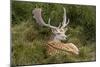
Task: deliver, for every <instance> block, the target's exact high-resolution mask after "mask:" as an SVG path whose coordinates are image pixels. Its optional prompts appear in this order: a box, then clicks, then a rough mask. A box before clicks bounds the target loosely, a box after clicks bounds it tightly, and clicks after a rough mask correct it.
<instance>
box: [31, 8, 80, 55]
mask: <svg viewBox="0 0 100 67" xmlns="http://www.w3.org/2000/svg"><path fill="white" fill-rule="evenodd" d="M63 10H64V14H63V22H62V23H61V24H59V26H58V27H56V26H52V25H50V18H49V20H48V23H45V22H44V20H43V18H42V15H41V12H42V9H41V8H35V9H34V10H33V11H32V14H33V18H35V20H36V23H38V24H39V25H40V26H46V27H49V28H50V29H51V30H52V33H53V37H51V38H52V39H50V40H49V41H48V43H47V48H46V49H47V54H48V55H51V56H52V55H56V54H60V53H63V54H76V55H78V54H79V49H78V48H77V47H76V46H75V45H74V44H73V43H63V42H61V40H66V38H67V36H66V35H65V32H66V31H67V30H68V28H67V25H68V24H69V19H67V23H66V18H67V17H66V9H65V8H63Z"/></svg>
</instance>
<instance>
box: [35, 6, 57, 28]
mask: <svg viewBox="0 0 100 67" xmlns="http://www.w3.org/2000/svg"><path fill="white" fill-rule="evenodd" d="M41 11H42V10H41V8H35V9H34V10H33V15H34V16H33V17H34V18H35V19H36V22H37V23H38V24H39V25H41V26H46V27H50V28H53V29H55V28H57V27H55V26H51V25H50V18H49V20H48V24H46V23H45V22H44V20H43V19H42V15H41Z"/></svg>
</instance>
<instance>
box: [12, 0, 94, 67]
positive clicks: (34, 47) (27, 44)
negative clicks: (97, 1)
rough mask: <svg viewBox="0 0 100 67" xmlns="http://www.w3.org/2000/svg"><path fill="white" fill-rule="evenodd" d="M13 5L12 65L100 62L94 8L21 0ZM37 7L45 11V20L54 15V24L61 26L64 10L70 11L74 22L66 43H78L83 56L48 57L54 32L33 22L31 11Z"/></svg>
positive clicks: (69, 27) (70, 25) (71, 22)
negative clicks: (49, 44) (48, 42)
mask: <svg viewBox="0 0 100 67" xmlns="http://www.w3.org/2000/svg"><path fill="white" fill-rule="evenodd" d="M12 5H13V6H12V22H11V36H12V37H11V39H12V45H11V46H12V48H11V58H12V59H11V61H12V65H14V66H16V65H35V64H53V63H72V62H83V61H95V60H96V42H95V41H96V40H95V7H94V6H79V5H64V4H63V5H61V4H49V3H48V4H46V3H31V2H27V3H26V2H18V1H13V2H12ZM35 7H40V8H42V9H43V10H44V13H43V18H45V21H47V19H48V18H49V16H50V18H51V21H52V22H51V24H52V25H58V22H61V21H62V18H61V17H62V16H61V15H62V10H61V8H63V7H65V8H66V10H67V14H68V17H69V18H70V19H71V20H70V23H69V26H68V29H69V30H68V31H67V32H66V35H68V39H67V40H66V41H64V42H65V43H67V42H71V43H74V44H75V45H76V46H77V47H78V48H79V50H80V53H79V55H56V56H48V55H47V54H46V47H45V45H46V44H47V41H48V39H49V37H50V35H51V34H52V33H51V30H50V29H49V28H46V27H39V26H38V24H36V21H34V20H33V18H32V15H31V12H32V10H33V9H34V8H35ZM48 7H49V8H48ZM55 10H56V11H57V12H56V11H55ZM53 22H54V23H53Z"/></svg>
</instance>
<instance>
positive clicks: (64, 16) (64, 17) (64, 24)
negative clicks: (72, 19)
mask: <svg viewBox="0 0 100 67" xmlns="http://www.w3.org/2000/svg"><path fill="white" fill-rule="evenodd" d="M63 10H64V15H63V22H62V26H61V27H60V28H62V29H63V28H65V27H66V26H67V25H68V24H69V19H68V21H67V23H66V9H65V8H63Z"/></svg>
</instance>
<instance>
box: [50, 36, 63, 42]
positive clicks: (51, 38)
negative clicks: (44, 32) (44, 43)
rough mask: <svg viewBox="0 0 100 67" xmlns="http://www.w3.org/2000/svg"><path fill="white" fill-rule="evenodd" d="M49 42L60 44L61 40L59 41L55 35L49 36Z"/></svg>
mask: <svg viewBox="0 0 100 67" xmlns="http://www.w3.org/2000/svg"><path fill="white" fill-rule="evenodd" d="M50 41H53V42H61V40H59V39H58V38H57V37H56V36H55V35H51V37H50Z"/></svg>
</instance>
